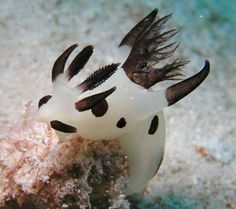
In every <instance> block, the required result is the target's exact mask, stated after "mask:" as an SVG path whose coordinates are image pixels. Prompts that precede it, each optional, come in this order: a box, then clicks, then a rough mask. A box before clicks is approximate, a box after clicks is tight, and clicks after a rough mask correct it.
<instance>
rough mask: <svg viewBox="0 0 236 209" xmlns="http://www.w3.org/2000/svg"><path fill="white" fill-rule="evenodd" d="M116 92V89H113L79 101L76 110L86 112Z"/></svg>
mask: <svg viewBox="0 0 236 209" xmlns="http://www.w3.org/2000/svg"><path fill="white" fill-rule="evenodd" d="M115 90H116V87H113V88H111V89H109V90H107V91H104V92H102V93H98V94H94V95H92V96H88V97H86V98H84V99H81V100H79V101H78V102H76V103H75V108H76V109H77V110H78V111H79V112H82V111H86V110H89V109H91V108H93V107H95V106H96V105H97V104H98V103H99V102H101V101H103V100H104V99H105V98H107V97H108V96H109V95H111V94H112V93H113V92H114V91H115Z"/></svg>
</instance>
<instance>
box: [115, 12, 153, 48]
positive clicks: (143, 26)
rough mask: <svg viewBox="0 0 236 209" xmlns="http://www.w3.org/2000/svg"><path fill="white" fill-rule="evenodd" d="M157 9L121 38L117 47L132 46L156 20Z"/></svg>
mask: <svg viewBox="0 0 236 209" xmlns="http://www.w3.org/2000/svg"><path fill="white" fill-rule="evenodd" d="M157 13H158V9H154V10H153V11H152V12H151V13H150V14H149V15H148V16H146V17H145V18H144V19H142V20H141V21H140V22H139V23H138V24H137V25H135V26H134V27H133V28H132V29H131V30H130V31H129V32H128V33H127V35H126V36H125V37H124V38H123V40H122V41H121V43H120V45H119V46H122V45H128V46H133V44H134V42H135V41H136V40H137V39H138V38H139V37H140V36H141V35H142V34H143V33H144V32H145V31H146V30H147V29H148V28H149V27H150V25H151V24H152V23H153V21H154V20H155V18H156V15H157Z"/></svg>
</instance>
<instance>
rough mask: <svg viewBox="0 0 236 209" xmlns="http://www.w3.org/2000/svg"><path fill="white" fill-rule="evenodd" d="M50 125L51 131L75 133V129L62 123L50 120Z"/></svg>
mask: <svg viewBox="0 0 236 209" xmlns="http://www.w3.org/2000/svg"><path fill="white" fill-rule="evenodd" d="M50 124H51V127H52V128H53V129H55V130H57V131H61V132H64V133H75V132H76V131H77V129H76V128H75V127H73V126H70V125H67V124H65V123H62V122H61V121H58V120H52V121H51V122H50Z"/></svg>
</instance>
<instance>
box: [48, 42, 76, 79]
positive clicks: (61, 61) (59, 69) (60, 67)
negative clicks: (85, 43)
mask: <svg viewBox="0 0 236 209" xmlns="http://www.w3.org/2000/svg"><path fill="white" fill-rule="evenodd" d="M77 46H78V45H77V44H74V45H72V46H70V47H69V48H68V49H66V50H65V51H64V52H63V53H62V54H61V55H60V56H59V57H58V58H57V60H56V61H55V63H54V65H53V68H52V82H53V81H54V80H55V79H56V78H57V76H58V75H59V74H61V73H63V72H64V68H65V64H66V60H67V59H68V57H69V56H70V54H71V53H72V51H73V50H74V49H75V48H76V47H77Z"/></svg>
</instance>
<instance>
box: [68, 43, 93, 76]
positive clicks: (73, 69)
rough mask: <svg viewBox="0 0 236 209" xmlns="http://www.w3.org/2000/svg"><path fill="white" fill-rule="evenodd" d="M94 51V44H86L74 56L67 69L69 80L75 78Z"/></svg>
mask: <svg viewBox="0 0 236 209" xmlns="http://www.w3.org/2000/svg"><path fill="white" fill-rule="evenodd" d="M92 53H93V46H86V47H85V48H83V50H82V51H81V52H80V53H79V54H78V55H77V56H76V57H75V58H74V60H73V61H72V62H71V64H70V65H69V67H68V69H67V76H68V80H70V79H71V78H73V76H75V75H76V74H78V73H79V71H80V70H81V69H82V68H83V67H84V66H85V64H86V63H87V62H88V60H89V58H90V56H91V55H92Z"/></svg>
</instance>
